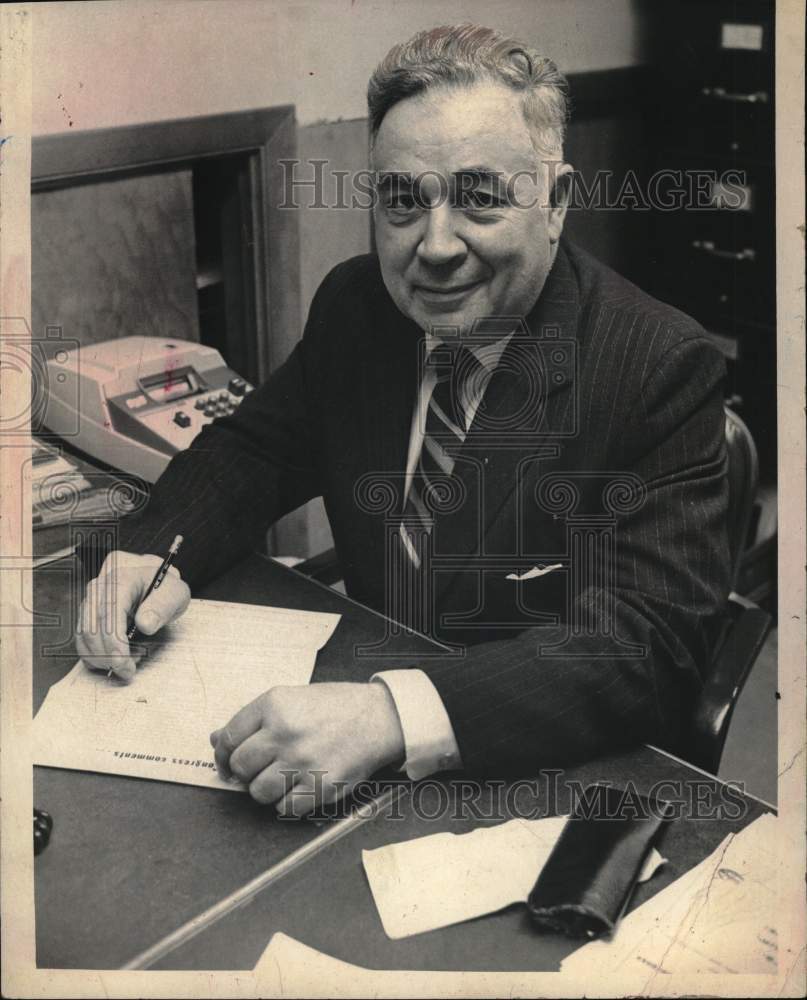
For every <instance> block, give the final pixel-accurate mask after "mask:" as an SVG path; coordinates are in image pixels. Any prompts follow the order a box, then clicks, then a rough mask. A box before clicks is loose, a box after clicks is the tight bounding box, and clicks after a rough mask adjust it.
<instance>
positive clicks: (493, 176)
mask: <svg viewBox="0 0 807 1000" xmlns="http://www.w3.org/2000/svg"><path fill="white" fill-rule="evenodd" d="M452 176H453V177H475V178H478V179H479V180H497V179H498V178H500V177H504V176H505V173H504V171H503V170H496V169H495V168H494V167H486V166H484V165H479V166H473V167H463V168H462V169H461V170H455V171H454V172H453V174H452Z"/></svg>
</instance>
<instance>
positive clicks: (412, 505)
mask: <svg viewBox="0 0 807 1000" xmlns="http://www.w3.org/2000/svg"><path fill="white" fill-rule="evenodd" d="M428 370H429V374H427V375H426V376H424V380H425V378H431V379H434V378H435V376H436V381H435V382H434V388H433V390H432V392H431V396H430V397H429V405H428V407H427V409H426V419H425V426H424V428H423V444H422V446H421V449H420V456H419V458H418V461H417V464H416V465H415V469H414V473H413V475H412V482H411V484H410V487H409V493H408V494H407V498H406V503H405V505H404V510H403V517H402V520H401V527H400V534H401V540H402V541H403V544H404V548H405V549H406V552H407V554H408V556H409V558H410V560H411V561H412V563H413V564H414V565H415V567H417V568H420V564H421V559H420V555H419V552H418V549H419V546H418V537H420V538H422V535H423V533H425V534H428V533H429V532H430V531H431V529H432V524H433V520H434V515H433V512H432V509H431V505H430V500H431V499H434V498H436V497H440V496H441V495H443V494H444V493H445V492H446V490H447V489H450V487H448V485H447V482H446V480H447V477H450V475H451V472H452V470H453V468H454V463H455V461H456V457H457V452H458V451H459V449H460V446H461V445H462V444H463V442H464V441H465V435H466V427H465V411H464V407H463V392H462V389H463V388H465V389H466V390H467V391H466V393H465V395H466V396H469V397H473V396H477V398H478V397H480V396H481V391H480V390H481V388H482V383H481V381H479V380H480V379H481V378H482V376H483V375H484V369H483V367H482V365H481V364H480V363H479V361H478V360H477V359H476V357H475V356H474V355H473V354H472V353H471V351H469V350H468V349H467V348H466V347H463V346H462V345H459V344H458V345H441V346H439V347H436V348H435V349H434V351H432V353H431V355H430V356H429V365H428Z"/></svg>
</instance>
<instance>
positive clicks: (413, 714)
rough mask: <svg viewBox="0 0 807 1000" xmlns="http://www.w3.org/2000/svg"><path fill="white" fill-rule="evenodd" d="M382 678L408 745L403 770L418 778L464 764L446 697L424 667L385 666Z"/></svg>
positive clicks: (379, 677) (374, 678)
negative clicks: (445, 702)
mask: <svg viewBox="0 0 807 1000" xmlns="http://www.w3.org/2000/svg"><path fill="white" fill-rule="evenodd" d="M370 680H372V681H382V682H383V683H384V684H385V685H386V687H387V690H388V691H389V693H390V694H391V695H392V700H393V701H394V702H395V708H396V709H397V711H398V719H399V720H400V723H401V729H402V731H403V737H404V744H405V746H406V761H405V763H404V768H403V769H404V770H405V771H406V773H407V775H408V776H409V777H410V778H411V779H412V780H413V781H417V780H418V779H419V778H425V777H426V775H428V774H434V772H435V771H452V770H455V769H457V768H460V767H462V760H461V759H460V751H459V747H458V746H457V740H456V737H455V736H454V729H453V727H452V725H451V720H450V719H449V718H448V713H447V712H446V709H445V705H444V704H443V699H442V698H441V697H440V695H439V694H438V692H437V688H436V687H435V686H434V684H432V682H431V681H430V680H429V677H428V675H427V674H425V673H424V672H423V671H422V670H415V669H411V670H382V671H380V672H379V673H377V674H373V676H372V677H371V678H370Z"/></svg>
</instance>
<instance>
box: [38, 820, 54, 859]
mask: <svg viewBox="0 0 807 1000" xmlns="http://www.w3.org/2000/svg"><path fill="white" fill-rule="evenodd" d="M52 829H53V817H52V816H51V814H50V813H47V812H45V810H44V809H34V854H41V853H42V852H43V851H44V850H45V848H46V847H47V846H48V844H49V843H50V833H51V830H52Z"/></svg>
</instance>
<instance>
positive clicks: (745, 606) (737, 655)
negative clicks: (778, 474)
mask: <svg viewBox="0 0 807 1000" xmlns="http://www.w3.org/2000/svg"><path fill="white" fill-rule="evenodd" d="M726 449H727V452H728V479H729V505H728V514H727V528H728V545H729V557H730V560H731V581H730V591H731V593H730V595H729V600H728V607H727V617H726V623H725V626H724V628H723V629H722V631H721V633H720V636H719V637H718V639H717V642H716V643H715V646H714V649H713V650H712V660H711V663H710V664H709V671H708V673H707V675H706V677H705V679H704V685H703V690H702V691H701V694H700V697H699V699H698V702H697V705H696V706H695V712H694V715H693V718H692V723H691V728H690V733H689V739H688V743H687V747H686V750H685V751H683V756H685V757H686V759H687V760H689V761H690V762H691V763H693V764H696V765H697V766H698V767H701V768H703V769H704V770H705V771H709V772H711V773H712V774H717V771H718V768H719V766H720V758H721V756H722V754H723V747H724V746H725V743H726V737H727V736H728V731H729V723H730V722H731V717H732V715H733V713H734V707H735V705H736V704H737V699H738V698H739V696H740V692H741V691H742V689H743V686H744V685H745V682H746V680H747V678H748V675H749V674H750V672H751V668H752V667H753V665H754V663H755V661H756V659H757V657H758V656H759V653H760V651H761V649H762V646H763V644H764V642H765V639H766V637H767V635H768V632H769V631H770V629H771V623H772V622H771V616H770V615H769V614H768V613H767V611H763V610H762V609H761V608H758V607H756V605H754V604H752V603H751V602H750V601H746V600H745V599H744V598H742V597H739V596H737V595H736V594H734V593H733V590H734V587H735V585H736V582H737V576H738V573H739V568H740V560H741V557H742V554H743V551H744V549H745V546H746V541H747V534H748V525H749V522H750V519H751V512H752V510H753V507H754V500H755V498H756V492H757V477H758V464H757V449H756V446H755V445H754V439H753V438H752V437H751V432H750V431H749V430H748V428H747V427H746V426H745V424H744V423H743V421H742V420H741V419H740V417H738V416H737V414H736V413H735V412H734V411H733V410H731V409H729V408H728V407H726Z"/></svg>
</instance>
